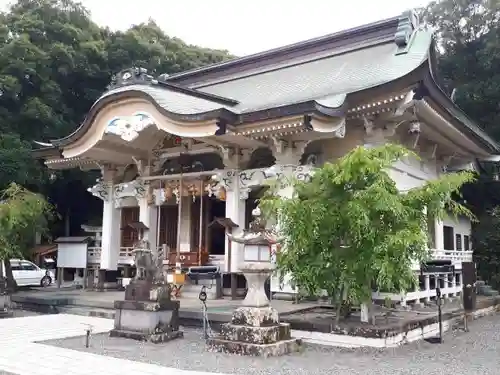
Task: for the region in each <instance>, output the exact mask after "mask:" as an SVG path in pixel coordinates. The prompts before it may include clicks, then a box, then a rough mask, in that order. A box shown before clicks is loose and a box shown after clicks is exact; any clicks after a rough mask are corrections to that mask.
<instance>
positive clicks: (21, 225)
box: [0, 184, 54, 290]
mask: <svg viewBox="0 0 500 375" xmlns="http://www.w3.org/2000/svg"><path fill="white" fill-rule="evenodd" d="M53 217H54V211H53V208H52V206H51V205H50V204H49V203H48V202H47V201H46V200H45V198H44V197H43V196H42V195H40V194H35V193H32V192H30V191H28V190H26V189H25V188H23V187H21V186H19V185H16V184H11V185H10V186H9V187H8V188H7V189H5V190H4V191H3V192H2V193H1V195H0V260H3V261H4V262H5V269H6V277H7V285H8V286H9V287H10V288H9V289H11V290H12V289H15V287H16V283H15V280H14V278H13V277H12V269H11V267H10V259H11V258H13V257H23V256H24V255H25V254H26V252H27V250H28V249H29V248H30V246H32V245H33V241H34V237H35V233H36V232H38V233H40V234H44V233H45V232H46V231H47V228H48V223H49V221H50V220H51V219H52V218H53ZM0 270H1V268H0ZM0 276H1V275H0Z"/></svg>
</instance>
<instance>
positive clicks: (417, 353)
mask: <svg viewBox="0 0 500 375" xmlns="http://www.w3.org/2000/svg"><path fill="white" fill-rule="evenodd" d="M184 334H185V337H184V339H181V340H178V341H174V342H170V343H167V344H160V345H154V344H148V343H137V342H134V341H130V340H127V339H121V338H110V337H108V336H107V335H105V334H103V335H95V336H93V338H92V341H91V347H90V348H89V349H85V348H84V339H83V337H77V338H70V339H64V340H51V341H46V342H44V344H48V345H54V346H59V347H63V348H69V349H75V350H81V351H88V352H92V353H96V354H101V355H107V356H112V357H118V358H124V359H130V360H134V361H140V362H147V363H154V364H158V365H163V366H167V367H175V368H179V369H184V370H197V371H207V372H219V373H225V374H244V375H267V374H269V375H270V374H273V375H274V374H287V375H288V374H289V375H292V374H293V375H295V374H297V375H299V374H300V375H304V374H308V375H316V374H317V375H320V374H321V375H323V374H324V375H326V374H328V375H334V374H347V373H349V374H350V375H368V374H369V375H378V374H384V375H387V374H390V375H403V374H404V375H414V374H425V375H438V374H439V375H446V374H453V375H462V374H463V375H465V374H467V375H469V374H481V375H490V374H491V375H498V374H499V373H500V369H499V365H500V356H499V355H498V353H499V351H500V315H495V316H490V317H486V318H482V319H480V320H478V321H475V322H473V323H472V324H471V325H470V332H469V333H465V332H459V331H457V332H451V333H448V334H447V335H446V336H445V342H444V343H443V344H440V345H439V344H429V343H426V342H418V343H413V344H410V345H405V346H403V347H400V348H396V349H386V350H374V349H352V350H351V349H339V348H331V347H321V346H316V345H310V346H309V345H306V347H305V350H304V351H303V352H302V353H297V354H293V355H288V356H284V357H278V358H268V359H264V358H252V357H241V356H233V355H226V354H219V353H210V352H207V351H206V349H205V345H204V343H203V341H202V339H201V332H200V331H199V330H192V329H184Z"/></svg>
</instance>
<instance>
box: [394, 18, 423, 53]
mask: <svg viewBox="0 0 500 375" xmlns="http://www.w3.org/2000/svg"><path fill="white" fill-rule="evenodd" d="M418 23H419V19H418V15H417V14H416V13H415V12H414V11H413V10H410V11H407V12H405V13H403V14H402V15H401V17H400V19H399V23H398V28H397V30H396V33H395V34H394V43H395V44H396V46H397V47H398V49H397V51H396V55H401V54H403V53H406V52H408V49H409V47H410V46H411V42H412V41H413V37H414V31H415V29H416V28H417V27H418Z"/></svg>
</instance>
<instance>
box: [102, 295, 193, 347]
mask: <svg viewBox="0 0 500 375" xmlns="http://www.w3.org/2000/svg"><path fill="white" fill-rule="evenodd" d="M179 306H180V303H179V301H168V300H164V301H162V302H152V301H144V302H143V301H115V325H114V329H113V330H111V331H110V333H109V335H110V336H111V337H124V338H129V339H134V340H139V341H149V342H152V343H154V344H158V343H162V342H167V341H170V340H173V339H176V338H181V337H183V336H184V335H183V332H182V331H180V330H179Z"/></svg>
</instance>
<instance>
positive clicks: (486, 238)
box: [472, 207, 500, 288]
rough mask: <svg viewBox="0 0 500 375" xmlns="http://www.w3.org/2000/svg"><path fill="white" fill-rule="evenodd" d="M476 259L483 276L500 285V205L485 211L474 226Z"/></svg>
mask: <svg viewBox="0 0 500 375" xmlns="http://www.w3.org/2000/svg"><path fill="white" fill-rule="evenodd" d="M472 243H473V244H474V260H475V262H476V264H477V272H478V274H479V275H480V276H481V278H482V279H483V280H484V281H486V282H487V283H489V284H490V285H492V286H493V287H494V288H499V287H500V254H499V251H498V249H500V207H495V208H494V209H492V210H489V211H486V212H484V213H483V214H482V215H481V216H480V217H479V221H478V223H476V225H475V226H474V231H473V236H472Z"/></svg>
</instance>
